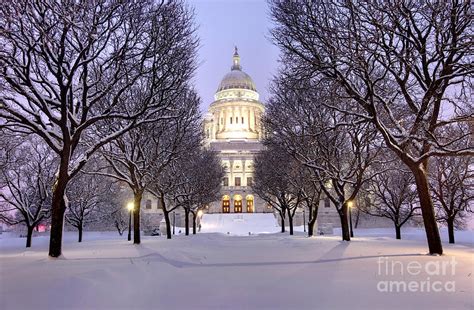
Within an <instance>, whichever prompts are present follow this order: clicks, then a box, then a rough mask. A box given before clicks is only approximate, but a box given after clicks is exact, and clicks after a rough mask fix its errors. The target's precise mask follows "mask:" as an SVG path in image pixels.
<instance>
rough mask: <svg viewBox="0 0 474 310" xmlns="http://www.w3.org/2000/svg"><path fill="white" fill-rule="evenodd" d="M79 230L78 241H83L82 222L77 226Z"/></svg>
mask: <svg viewBox="0 0 474 310" xmlns="http://www.w3.org/2000/svg"><path fill="white" fill-rule="evenodd" d="M77 230H78V232H79V239H78V240H77V242H82V223H80V224H79V225H78V226H77Z"/></svg>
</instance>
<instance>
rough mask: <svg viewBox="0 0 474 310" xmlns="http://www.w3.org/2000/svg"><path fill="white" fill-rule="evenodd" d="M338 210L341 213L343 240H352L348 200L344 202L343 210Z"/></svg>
mask: <svg viewBox="0 0 474 310" xmlns="http://www.w3.org/2000/svg"><path fill="white" fill-rule="evenodd" d="M337 211H338V213H339V218H340V220H341V234H342V240H344V241H351V235H350V231H349V221H348V216H349V214H348V211H349V205H348V204H347V201H345V202H344V203H343V204H342V210H337Z"/></svg>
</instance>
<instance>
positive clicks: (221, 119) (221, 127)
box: [204, 48, 272, 213]
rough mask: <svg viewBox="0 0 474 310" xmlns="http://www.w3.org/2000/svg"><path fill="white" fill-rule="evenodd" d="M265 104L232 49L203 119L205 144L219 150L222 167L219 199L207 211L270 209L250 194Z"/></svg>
mask: <svg viewBox="0 0 474 310" xmlns="http://www.w3.org/2000/svg"><path fill="white" fill-rule="evenodd" d="M263 113H264V106H263V104H262V103H261V102H260V101H259V94H258V92H257V88H256V87H255V83H254V82H253V80H252V78H251V77H250V76H249V75H248V74H247V73H245V72H244V71H242V66H241V64H240V56H239V54H238V51H237V48H235V52H234V55H233V57H232V67H231V71H230V72H229V73H227V74H226V75H225V76H224V78H223V79H222V81H221V82H220V84H219V87H218V88H217V91H216V94H215V95H214V102H212V103H211V105H210V107H209V111H208V113H207V114H206V116H205V120H204V133H205V137H206V144H207V146H208V147H210V148H211V149H213V150H215V151H217V152H218V156H219V157H220V159H221V161H222V165H223V167H224V169H225V176H224V179H223V184H222V185H223V186H222V190H221V194H222V195H221V199H220V200H219V201H215V202H213V203H212V204H210V205H209V209H208V210H207V212H208V213H256V212H272V210H271V209H270V208H269V207H267V206H266V204H265V203H264V202H263V200H261V199H260V198H259V197H258V196H256V195H254V194H253V193H252V189H251V184H252V180H253V171H254V170H253V169H254V168H253V159H254V156H255V154H256V153H258V152H259V151H260V150H262V148H263V146H262V144H261V143H260V139H261V138H262V126H261V117H262V115H263Z"/></svg>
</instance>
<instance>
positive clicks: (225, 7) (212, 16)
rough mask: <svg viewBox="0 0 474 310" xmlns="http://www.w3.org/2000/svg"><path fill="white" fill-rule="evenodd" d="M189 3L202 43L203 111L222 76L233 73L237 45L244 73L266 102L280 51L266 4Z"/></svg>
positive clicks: (242, 0)
mask: <svg viewBox="0 0 474 310" xmlns="http://www.w3.org/2000/svg"><path fill="white" fill-rule="evenodd" d="M188 2H189V4H190V5H191V6H192V7H194V9H195V13H196V23H197V25H198V27H199V29H198V35H199V38H200V41H201V46H200V49H199V62H200V66H199V68H198V70H197V73H196V77H195V85H196V88H197V91H198V92H199V95H200V96H201V99H202V109H203V110H204V111H206V110H207V107H208V106H209V104H210V103H212V101H213V100H214V93H215V92H216V90H217V87H218V85H219V83H220V81H221V79H222V77H223V76H224V75H225V74H226V73H227V72H229V71H230V67H231V65H232V54H233V52H234V45H236V46H237V47H238V49H239V54H240V58H241V65H242V69H243V71H245V72H246V73H248V74H249V75H250V76H251V77H252V78H253V81H254V82H255V84H256V86H257V91H258V92H259V94H260V100H261V101H262V102H265V100H266V99H267V98H268V85H269V82H270V79H271V77H272V75H273V74H275V73H276V69H277V59H278V49H277V48H276V47H275V46H273V45H272V44H271V42H270V41H269V39H268V37H269V27H270V19H269V12H268V6H267V3H266V1H265V0H188Z"/></svg>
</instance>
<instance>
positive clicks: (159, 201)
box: [156, 198, 163, 210]
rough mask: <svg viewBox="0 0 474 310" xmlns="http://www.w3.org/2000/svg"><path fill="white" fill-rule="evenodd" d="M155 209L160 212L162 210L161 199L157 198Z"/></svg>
mask: <svg viewBox="0 0 474 310" xmlns="http://www.w3.org/2000/svg"><path fill="white" fill-rule="evenodd" d="M156 208H157V209H158V210H162V209H163V206H162V205H161V199H160V198H158V200H157V201H156Z"/></svg>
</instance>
